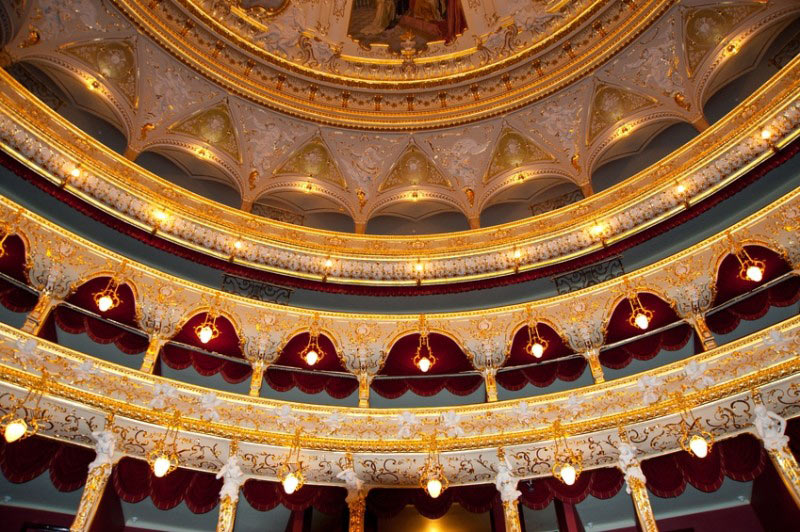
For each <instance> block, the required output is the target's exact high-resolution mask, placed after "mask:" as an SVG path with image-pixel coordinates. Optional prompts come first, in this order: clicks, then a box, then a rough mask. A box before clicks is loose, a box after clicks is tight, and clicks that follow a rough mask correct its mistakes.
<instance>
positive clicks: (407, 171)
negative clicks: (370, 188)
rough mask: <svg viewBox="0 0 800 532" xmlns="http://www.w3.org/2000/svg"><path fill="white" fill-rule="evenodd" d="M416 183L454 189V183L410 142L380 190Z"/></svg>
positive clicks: (414, 184)
mask: <svg viewBox="0 0 800 532" xmlns="http://www.w3.org/2000/svg"><path fill="white" fill-rule="evenodd" d="M416 185H436V186H440V187H446V188H449V189H451V190H452V189H453V185H452V183H450V180H449V179H447V178H446V177H445V176H444V175H442V173H441V172H440V171H439V169H438V168H436V165H435V164H433V162H432V161H431V160H430V159H429V158H428V156H427V155H425V153H424V152H423V151H422V150H420V149H419V148H418V147H417V146H416V145H415V144H410V145H409V146H408V147H407V148H406V149H405V151H404V152H403V153H402V154H401V155H400V157H399V158H398V159H397V162H395V163H394V165H393V166H392V169H391V170H390V171H389V175H387V176H386V179H384V180H383V183H381V186H380V187H379V188H378V190H379V191H380V192H384V191H386V190H389V189H392V188H397V187H407V186H416Z"/></svg>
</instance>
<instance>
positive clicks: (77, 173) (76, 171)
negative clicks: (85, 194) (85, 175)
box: [69, 166, 81, 177]
mask: <svg viewBox="0 0 800 532" xmlns="http://www.w3.org/2000/svg"><path fill="white" fill-rule="evenodd" d="M69 175H71V176H72V177H79V176H80V175H81V169H80V168H78V167H77V166H76V167H75V168H73V169H72V170H71V171H70V173H69Z"/></svg>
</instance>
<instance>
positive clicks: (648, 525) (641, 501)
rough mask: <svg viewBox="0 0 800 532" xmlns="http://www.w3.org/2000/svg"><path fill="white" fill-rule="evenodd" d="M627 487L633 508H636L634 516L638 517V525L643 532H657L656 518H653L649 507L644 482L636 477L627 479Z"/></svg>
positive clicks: (648, 498) (648, 497)
mask: <svg viewBox="0 0 800 532" xmlns="http://www.w3.org/2000/svg"><path fill="white" fill-rule="evenodd" d="M627 482H628V487H629V488H630V489H631V497H633V506H634V507H635V508H636V515H637V516H638V517H639V524H640V525H641V527H642V530H643V531H644V532H658V525H656V518H655V517H654V516H653V508H652V507H651V506H650V495H649V494H648V493H647V487H645V485H644V482H642V481H641V480H640V479H638V478H636V477H630V478H628V479H627Z"/></svg>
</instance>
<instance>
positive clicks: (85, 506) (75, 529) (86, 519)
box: [69, 464, 112, 532]
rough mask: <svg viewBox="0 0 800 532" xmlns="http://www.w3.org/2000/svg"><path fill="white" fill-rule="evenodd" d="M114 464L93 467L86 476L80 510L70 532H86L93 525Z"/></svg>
mask: <svg viewBox="0 0 800 532" xmlns="http://www.w3.org/2000/svg"><path fill="white" fill-rule="evenodd" d="M111 470H112V465H111V464H103V465H99V466H95V467H93V468H92V469H91V470H90V471H89V476H88V477H87V478H86V485H85V486H84V487H83V493H82V494H81V502H80V504H79V505H78V512H77V513H76V514H75V520H74V521H73V522H72V526H70V527H69V530H70V532H84V531H87V530H89V528H91V526H92V521H93V520H94V516H95V514H96V513H97V508H98V507H99V506H100V499H101V498H102V497H103V492H104V491H105V489H106V484H108V478H109V477H110V476H111Z"/></svg>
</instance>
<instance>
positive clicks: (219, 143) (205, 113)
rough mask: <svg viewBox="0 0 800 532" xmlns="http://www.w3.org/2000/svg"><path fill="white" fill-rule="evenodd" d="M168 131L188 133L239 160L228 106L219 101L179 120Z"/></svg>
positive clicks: (234, 131) (237, 144) (237, 146)
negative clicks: (208, 107)
mask: <svg viewBox="0 0 800 532" xmlns="http://www.w3.org/2000/svg"><path fill="white" fill-rule="evenodd" d="M169 130H170V131H174V132H176V133H183V134H185V135H190V136H192V137H195V138H197V139H200V140H201V141H203V142H205V143H207V144H210V145H211V146H214V147H215V148H219V149H220V150H222V151H224V152H226V153H228V154H229V155H231V156H232V157H233V158H234V159H236V160H237V161H240V162H241V157H240V155H239V143H238V141H237V140H236V130H235V129H234V127H233V120H232V119H231V113H230V111H229V110H228V106H227V105H226V104H225V103H219V104H217V105H215V106H214V107H211V108H210V109H203V110H201V111H198V112H196V113H194V114H193V115H191V116H190V117H188V118H185V119H183V120H179V121H178V122H177V123H175V124H173V125H172V126H170V128H169Z"/></svg>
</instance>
